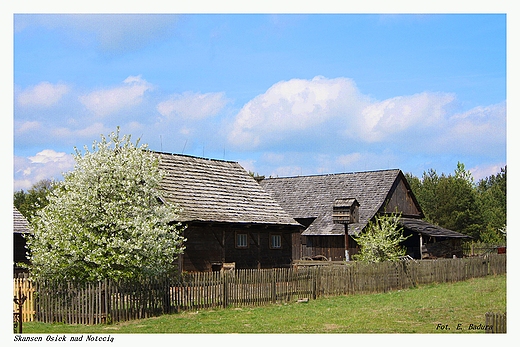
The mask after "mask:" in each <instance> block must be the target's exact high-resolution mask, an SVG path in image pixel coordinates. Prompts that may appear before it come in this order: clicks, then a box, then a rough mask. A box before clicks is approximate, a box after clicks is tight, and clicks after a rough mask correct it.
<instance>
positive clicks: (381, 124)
mask: <svg viewBox="0 0 520 347" xmlns="http://www.w3.org/2000/svg"><path fill="white" fill-rule="evenodd" d="M454 99H455V97H454V96H453V95H451V94H440V93H421V94H415V95H411V96H398V97H395V98H391V99H387V100H383V101H381V102H375V103H372V104H370V105H368V106H366V107H365V108H364V109H363V111H362V113H361V115H360V118H359V119H358V122H359V123H358V124H359V126H358V128H357V129H356V131H357V132H358V133H359V134H360V135H361V137H362V138H364V139H365V140H367V141H368V142H376V141H381V140H383V139H387V138H389V137H391V136H394V135H395V134H397V133H402V132H404V131H406V130H408V129H410V128H412V127H413V128H414V129H415V130H417V129H424V128H431V127H432V126H437V125H438V123H439V122H442V121H443V119H444V117H445V115H446V108H447V106H448V105H449V104H450V103H452V102H453V101H454Z"/></svg>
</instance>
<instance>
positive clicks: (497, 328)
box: [485, 312, 507, 334]
mask: <svg viewBox="0 0 520 347" xmlns="http://www.w3.org/2000/svg"><path fill="white" fill-rule="evenodd" d="M485 329H486V333H492V334H505V333H506V332H507V323H506V314H505V313H503V314H502V313H494V312H487V313H486V326H485Z"/></svg>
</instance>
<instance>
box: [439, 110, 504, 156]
mask: <svg viewBox="0 0 520 347" xmlns="http://www.w3.org/2000/svg"><path fill="white" fill-rule="evenodd" d="M444 128H445V131H446V133H445V135H444V136H442V137H438V138H437V139H436V141H435V142H434V144H435V145H437V146H439V147H443V146H444V147H454V146H456V147H457V148H458V149H459V151H460V152H462V151H464V152H466V153H476V152H478V153H488V152H489V153H497V150H499V148H502V151H503V152H504V154H505V144H506V105H505V102H504V103H499V104H495V105H489V106H478V107H475V108H473V109H471V110H468V111H466V112H463V113H457V114H454V115H452V116H451V117H449V118H448V119H447V120H446V122H445V127H444ZM498 153H499V152H498Z"/></svg>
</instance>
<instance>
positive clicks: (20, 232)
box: [13, 206, 31, 274]
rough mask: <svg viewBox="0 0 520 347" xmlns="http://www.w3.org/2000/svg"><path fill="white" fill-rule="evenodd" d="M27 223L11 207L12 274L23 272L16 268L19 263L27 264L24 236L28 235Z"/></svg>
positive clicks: (22, 269)
mask: <svg viewBox="0 0 520 347" xmlns="http://www.w3.org/2000/svg"><path fill="white" fill-rule="evenodd" d="M30 232H31V230H30V228H29V222H28V221H27V219H26V218H25V217H24V216H23V215H22V214H21V213H20V211H18V209H17V208H16V207H14V206H13V271H14V273H15V274H16V273H19V272H23V271H24V268H22V267H20V266H17V264H19V263H26V264H27V263H28V262H29V259H27V255H26V253H27V249H26V248H25V246H26V244H27V243H26V241H25V238H24V234H28V233H30Z"/></svg>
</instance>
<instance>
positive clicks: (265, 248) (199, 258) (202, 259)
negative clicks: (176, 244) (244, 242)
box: [182, 224, 298, 271]
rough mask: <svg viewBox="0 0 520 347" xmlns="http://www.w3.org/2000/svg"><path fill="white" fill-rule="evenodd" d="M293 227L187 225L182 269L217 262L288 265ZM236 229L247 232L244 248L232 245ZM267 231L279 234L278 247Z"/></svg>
mask: <svg viewBox="0 0 520 347" xmlns="http://www.w3.org/2000/svg"><path fill="white" fill-rule="evenodd" d="M297 231H298V230H297V228H295V227H294V228H293V227H281V226H267V225H244V226H240V225H217V224H213V225H211V224H198V225H189V226H188V228H187V229H186V230H185V233H184V236H185V237H186V238H187V240H188V242H187V243H186V250H185V252H184V255H183V256H182V270H183V271H212V270H215V269H216V267H215V266H213V265H215V264H218V263H235V267H236V268H237V269H269V268H273V267H289V266H290V265H291V262H292V259H293V258H292V237H293V234H294V233H295V232H297ZM236 233H247V235H248V241H249V245H248V247H247V248H236V247H235V235H236ZM271 234H280V235H281V240H282V247H281V249H271V248H270V243H269V238H270V235H271Z"/></svg>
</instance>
